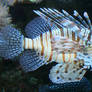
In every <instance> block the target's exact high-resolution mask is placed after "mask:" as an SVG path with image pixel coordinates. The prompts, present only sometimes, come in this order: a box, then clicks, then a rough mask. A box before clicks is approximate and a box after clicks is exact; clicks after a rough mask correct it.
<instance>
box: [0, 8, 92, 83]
mask: <svg viewBox="0 0 92 92" xmlns="http://www.w3.org/2000/svg"><path fill="white" fill-rule="evenodd" d="M34 12H35V13H36V14H38V15H39V16H40V18H42V19H44V21H43V23H42V22H41V23H40V21H39V20H38V21H39V25H35V24H33V25H34V26H31V25H30V23H29V24H28V25H27V26H26V30H29V31H30V36H31V37H30V38H29V37H24V36H23V35H22V34H21V33H20V32H19V31H18V30H17V29H15V28H13V27H12V26H10V25H9V26H6V27H4V28H2V29H1V30H0V56H1V57H4V58H6V59H12V58H14V57H15V56H18V55H19V54H21V53H22V52H23V51H24V50H28V51H26V52H25V51H24V53H23V54H22V58H20V64H21V66H22V68H23V70H24V71H25V72H29V71H34V70H36V69H38V68H39V67H41V66H43V65H46V64H49V63H51V62H56V63H57V64H56V66H53V67H52V69H51V70H50V74H49V78H50V80H51V81H52V82H53V83H57V84H60V83H65V82H76V81H80V80H81V79H82V78H83V76H84V74H85V73H86V71H87V70H88V69H91V68H92V63H91V62H92V57H91V56H92V51H91V50H92V44H91V42H92V35H91V34H92V31H91V30H92V26H91V22H90V19H89V16H88V14H87V12H84V17H85V19H86V21H87V22H86V21H85V20H83V18H82V17H81V16H80V15H79V13H78V12H77V11H74V16H76V17H77V18H78V19H79V21H78V20H77V19H76V18H74V17H73V16H71V15H70V14H69V13H68V12H66V11H65V10H62V12H59V11H58V10H56V9H50V8H40V10H34ZM31 24H32V23H31ZM30 29H31V30H30ZM32 29H33V30H32Z"/></svg>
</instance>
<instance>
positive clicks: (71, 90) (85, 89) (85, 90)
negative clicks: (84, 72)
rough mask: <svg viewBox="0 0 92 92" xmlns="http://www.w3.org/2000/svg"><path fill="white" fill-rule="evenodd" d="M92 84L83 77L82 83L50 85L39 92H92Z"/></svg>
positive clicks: (40, 88)
mask: <svg viewBox="0 0 92 92" xmlns="http://www.w3.org/2000/svg"><path fill="white" fill-rule="evenodd" d="M91 89H92V87H91V83H90V82H89V81H88V80H87V79H86V78H85V77H83V78H82V80H81V81H76V82H70V83H62V84H49V85H42V86H40V87H39V92H61V91H62V92H91Z"/></svg>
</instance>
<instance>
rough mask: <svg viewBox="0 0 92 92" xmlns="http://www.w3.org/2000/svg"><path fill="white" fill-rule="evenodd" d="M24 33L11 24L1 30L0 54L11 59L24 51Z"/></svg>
mask: <svg viewBox="0 0 92 92" xmlns="http://www.w3.org/2000/svg"><path fill="white" fill-rule="evenodd" d="M22 41H23V35H21V33H20V32H19V31H18V30H16V29H15V28H13V27H11V26H6V27H4V28H2V29H1V30H0V56H1V57H4V58H6V59H11V58H13V57H15V56H18V55H19V54H20V53H21V52H22V51H23V47H22Z"/></svg>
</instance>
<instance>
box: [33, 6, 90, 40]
mask: <svg viewBox="0 0 92 92" xmlns="http://www.w3.org/2000/svg"><path fill="white" fill-rule="evenodd" d="M34 12H35V13H36V14H38V15H39V16H41V17H42V18H44V19H45V20H46V21H48V23H50V24H51V25H52V24H53V23H54V24H56V25H57V26H58V27H59V28H68V30H69V31H73V32H75V33H76V34H77V35H78V36H79V38H80V39H82V40H85V41H86V40H88V35H89V33H90V31H89V29H88V28H86V27H85V26H84V25H83V24H82V23H80V22H79V21H78V20H76V19H75V18H74V17H72V16H71V15H70V14H69V13H67V12H66V11H64V10H63V13H61V12H59V11H58V10H56V9H50V8H48V9H46V8H40V10H34Z"/></svg>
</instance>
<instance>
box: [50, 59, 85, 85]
mask: <svg viewBox="0 0 92 92" xmlns="http://www.w3.org/2000/svg"><path fill="white" fill-rule="evenodd" d="M83 65H84V62H83V61H82V60H78V61H77V60H76V61H74V62H67V63H63V64H56V65H55V66H53V67H52V69H51V70H50V74H49V78H50V80H51V81H52V82H53V83H56V84H60V83H66V82H75V81H80V80H81V79H82V78H83V76H84V74H85V73H86V69H85V68H83Z"/></svg>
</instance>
